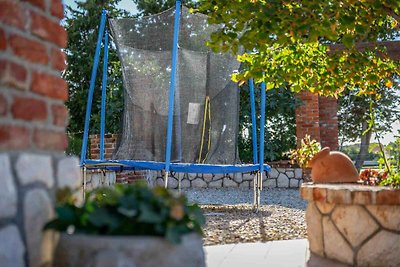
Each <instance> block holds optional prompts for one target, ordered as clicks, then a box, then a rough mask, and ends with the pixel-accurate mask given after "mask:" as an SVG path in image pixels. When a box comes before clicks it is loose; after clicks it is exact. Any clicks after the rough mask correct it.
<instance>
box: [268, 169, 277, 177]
mask: <svg viewBox="0 0 400 267" xmlns="http://www.w3.org/2000/svg"><path fill="white" fill-rule="evenodd" d="M268 176H269V177H270V178H278V176H279V172H278V170H277V169H276V168H271V171H269V172H268Z"/></svg>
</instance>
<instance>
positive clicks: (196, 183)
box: [192, 178, 207, 188]
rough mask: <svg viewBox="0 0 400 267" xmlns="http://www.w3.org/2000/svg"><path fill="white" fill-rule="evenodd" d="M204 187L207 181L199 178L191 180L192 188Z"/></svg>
mask: <svg viewBox="0 0 400 267" xmlns="http://www.w3.org/2000/svg"><path fill="white" fill-rule="evenodd" d="M205 187H207V183H206V182H205V181H204V180H203V179H201V178H196V179H194V180H193V181H192V188H205Z"/></svg>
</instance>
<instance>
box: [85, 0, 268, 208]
mask: <svg viewBox="0 0 400 267" xmlns="http://www.w3.org/2000/svg"><path fill="white" fill-rule="evenodd" d="M107 22H108V24H107ZM218 27H220V26H218V25H209V24H208V23H207V17H206V16H205V15H203V14H192V13H190V12H189V10H188V8H186V7H185V6H181V2H180V0H177V1H176V5H175V8H171V9H169V10H166V11H164V12H162V13H160V14H156V15H152V16H147V17H142V18H138V19H131V18H123V19H115V18H107V12H106V11H103V12H102V15H101V22H100V27H99V33H98V40H97V45H96V52H95V58H94V64H93V69H92V75H91V80H90V87H89V93H88V99H87V107H86V117H85V127H84V134H83V144H82V151H81V160H80V164H81V167H82V168H83V170H84V171H85V170H86V169H95V168H96V169H107V170H152V171H164V172H165V176H164V177H165V178H164V180H165V187H167V186H168V177H169V174H170V173H171V172H184V173H211V174H227V173H248V172H254V174H255V176H254V183H253V185H254V205H256V206H257V207H258V206H259V204H260V191H261V190H262V181H263V175H264V172H265V171H269V170H270V167H269V166H268V165H267V164H264V125H265V101H266V99H265V98H266V96H265V84H264V83H261V84H260V85H259V86H258V87H259V89H260V91H261V102H260V111H259V116H256V113H257V112H256V109H255V103H254V101H255V100H254V90H255V84H254V83H253V81H252V80H249V90H250V103H251V117H252V142H253V163H252V164H241V161H240V159H239V153H238V145H237V140H238V127H239V104H240V103H239V102H240V101H239V87H238V85H237V84H236V83H234V82H232V81H231V79H230V74H231V73H232V72H234V71H235V70H237V69H239V67H240V65H239V62H238V61H237V60H236V57H235V56H232V55H228V54H220V53H213V52H212V51H211V50H210V49H209V48H208V47H207V46H206V41H207V40H208V39H209V38H210V34H211V33H212V32H213V31H215V30H217V29H218ZM110 35H111V37H112V38H113V41H114V43H115V46H116V50H117V52H118V56H119V59H120V62H121V68H122V76H123V77H122V78H123V88H124V112H123V118H122V126H121V133H120V135H119V140H118V143H117V147H116V149H115V151H114V153H113V158H112V159H104V135H105V112H106V88H107V68H108V49H109V46H110V44H109V38H110ZM102 47H103V56H104V65H103V77H102V88H101V90H102V94H101V95H102V99H101V114H100V121H101V122H100V159H98V160H94V159H87V156H86V153H87V145H88V134H89V126H90V117H91V108H92V102H93V94H94V90H95V80H96V73H97V68H98V65H99V59H100V54H101V53H100V52H101V48H102ZM257 117H259V123H260V130H259V136H258V138H257V131H256V124H257V122H256V120H257ZM257 139H258V140H259V144H258V142H257Z"/></svg>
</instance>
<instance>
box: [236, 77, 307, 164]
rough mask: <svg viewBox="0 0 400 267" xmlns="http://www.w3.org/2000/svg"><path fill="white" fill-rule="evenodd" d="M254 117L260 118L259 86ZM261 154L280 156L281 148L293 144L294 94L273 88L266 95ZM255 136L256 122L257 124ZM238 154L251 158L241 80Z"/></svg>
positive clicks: (271, 157)
mask: <svg viewBox="0 0 400 267" xmlns="http://www.w3.org/2000/svg"><path fill="white" fill-rule="evenodd" d="M254 93H255V108H256V120H257V122H259V118H260V114H259V111H260V90H257V89H255V92H254ZM266 99H267V101H266V118H267V120H266V124H265V131H266V135H265V140H264V141H265V142H264V144H265V157H266V160H267V161H274V160H280V159H282V158H284V157H285V155H284V152H286V151H288V150H289V149H292V148H294V147H296V118H295V108H296V106H297V105H298V104H299V101H298V100H297V99H296V98H295V97H294V94H293V93H291V92H289V91H287V90H285V89H283V88H275V89H273V90H270V91H268V92H267V95H266ZM256 130H257V139H258V137H259V131H260V125H259V124H258V125H257V129H256ZM238 141H239V142H238V143H239V144H238V147H239V156H240V159H241V160H242V161H243V162H252V161H253V144H252V124H251V108H250V97H249V88H248V85H247V84H245V85H243V86H242V88H241V89H240V113H239V140H238Z"/></svg>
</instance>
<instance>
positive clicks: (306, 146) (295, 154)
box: [286, 134, 321, 182]
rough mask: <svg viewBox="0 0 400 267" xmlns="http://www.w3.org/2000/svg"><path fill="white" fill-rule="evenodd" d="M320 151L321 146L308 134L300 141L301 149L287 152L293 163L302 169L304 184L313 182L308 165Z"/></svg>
mask: <svg viewBox="0 0 400 267" xmlns="http://www.w3.org/2000/svg"><path fill="white" fill-rule="evenodd" d="M320 150H321V144H320V143H319V142H317V141H316V140H314V139H313V140H311V137H310V135H308V134H306V135H305V136H304V138H303V139H301V141H300V147H298V148H296V149H291V150H289V151H288V152H286V155H287V156H288V157H289V159H290V160H291V161H292V163H293V164H294V163H297V165H299V167H300V168H302V170H303V180H304V182H308V181H310V180H311V168H310V167H309V166H308V163H309V162H310V161H311V159H313V158H314V156H315V155H316V154H317V153H318V152H319V151H320Z"/></svg>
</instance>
